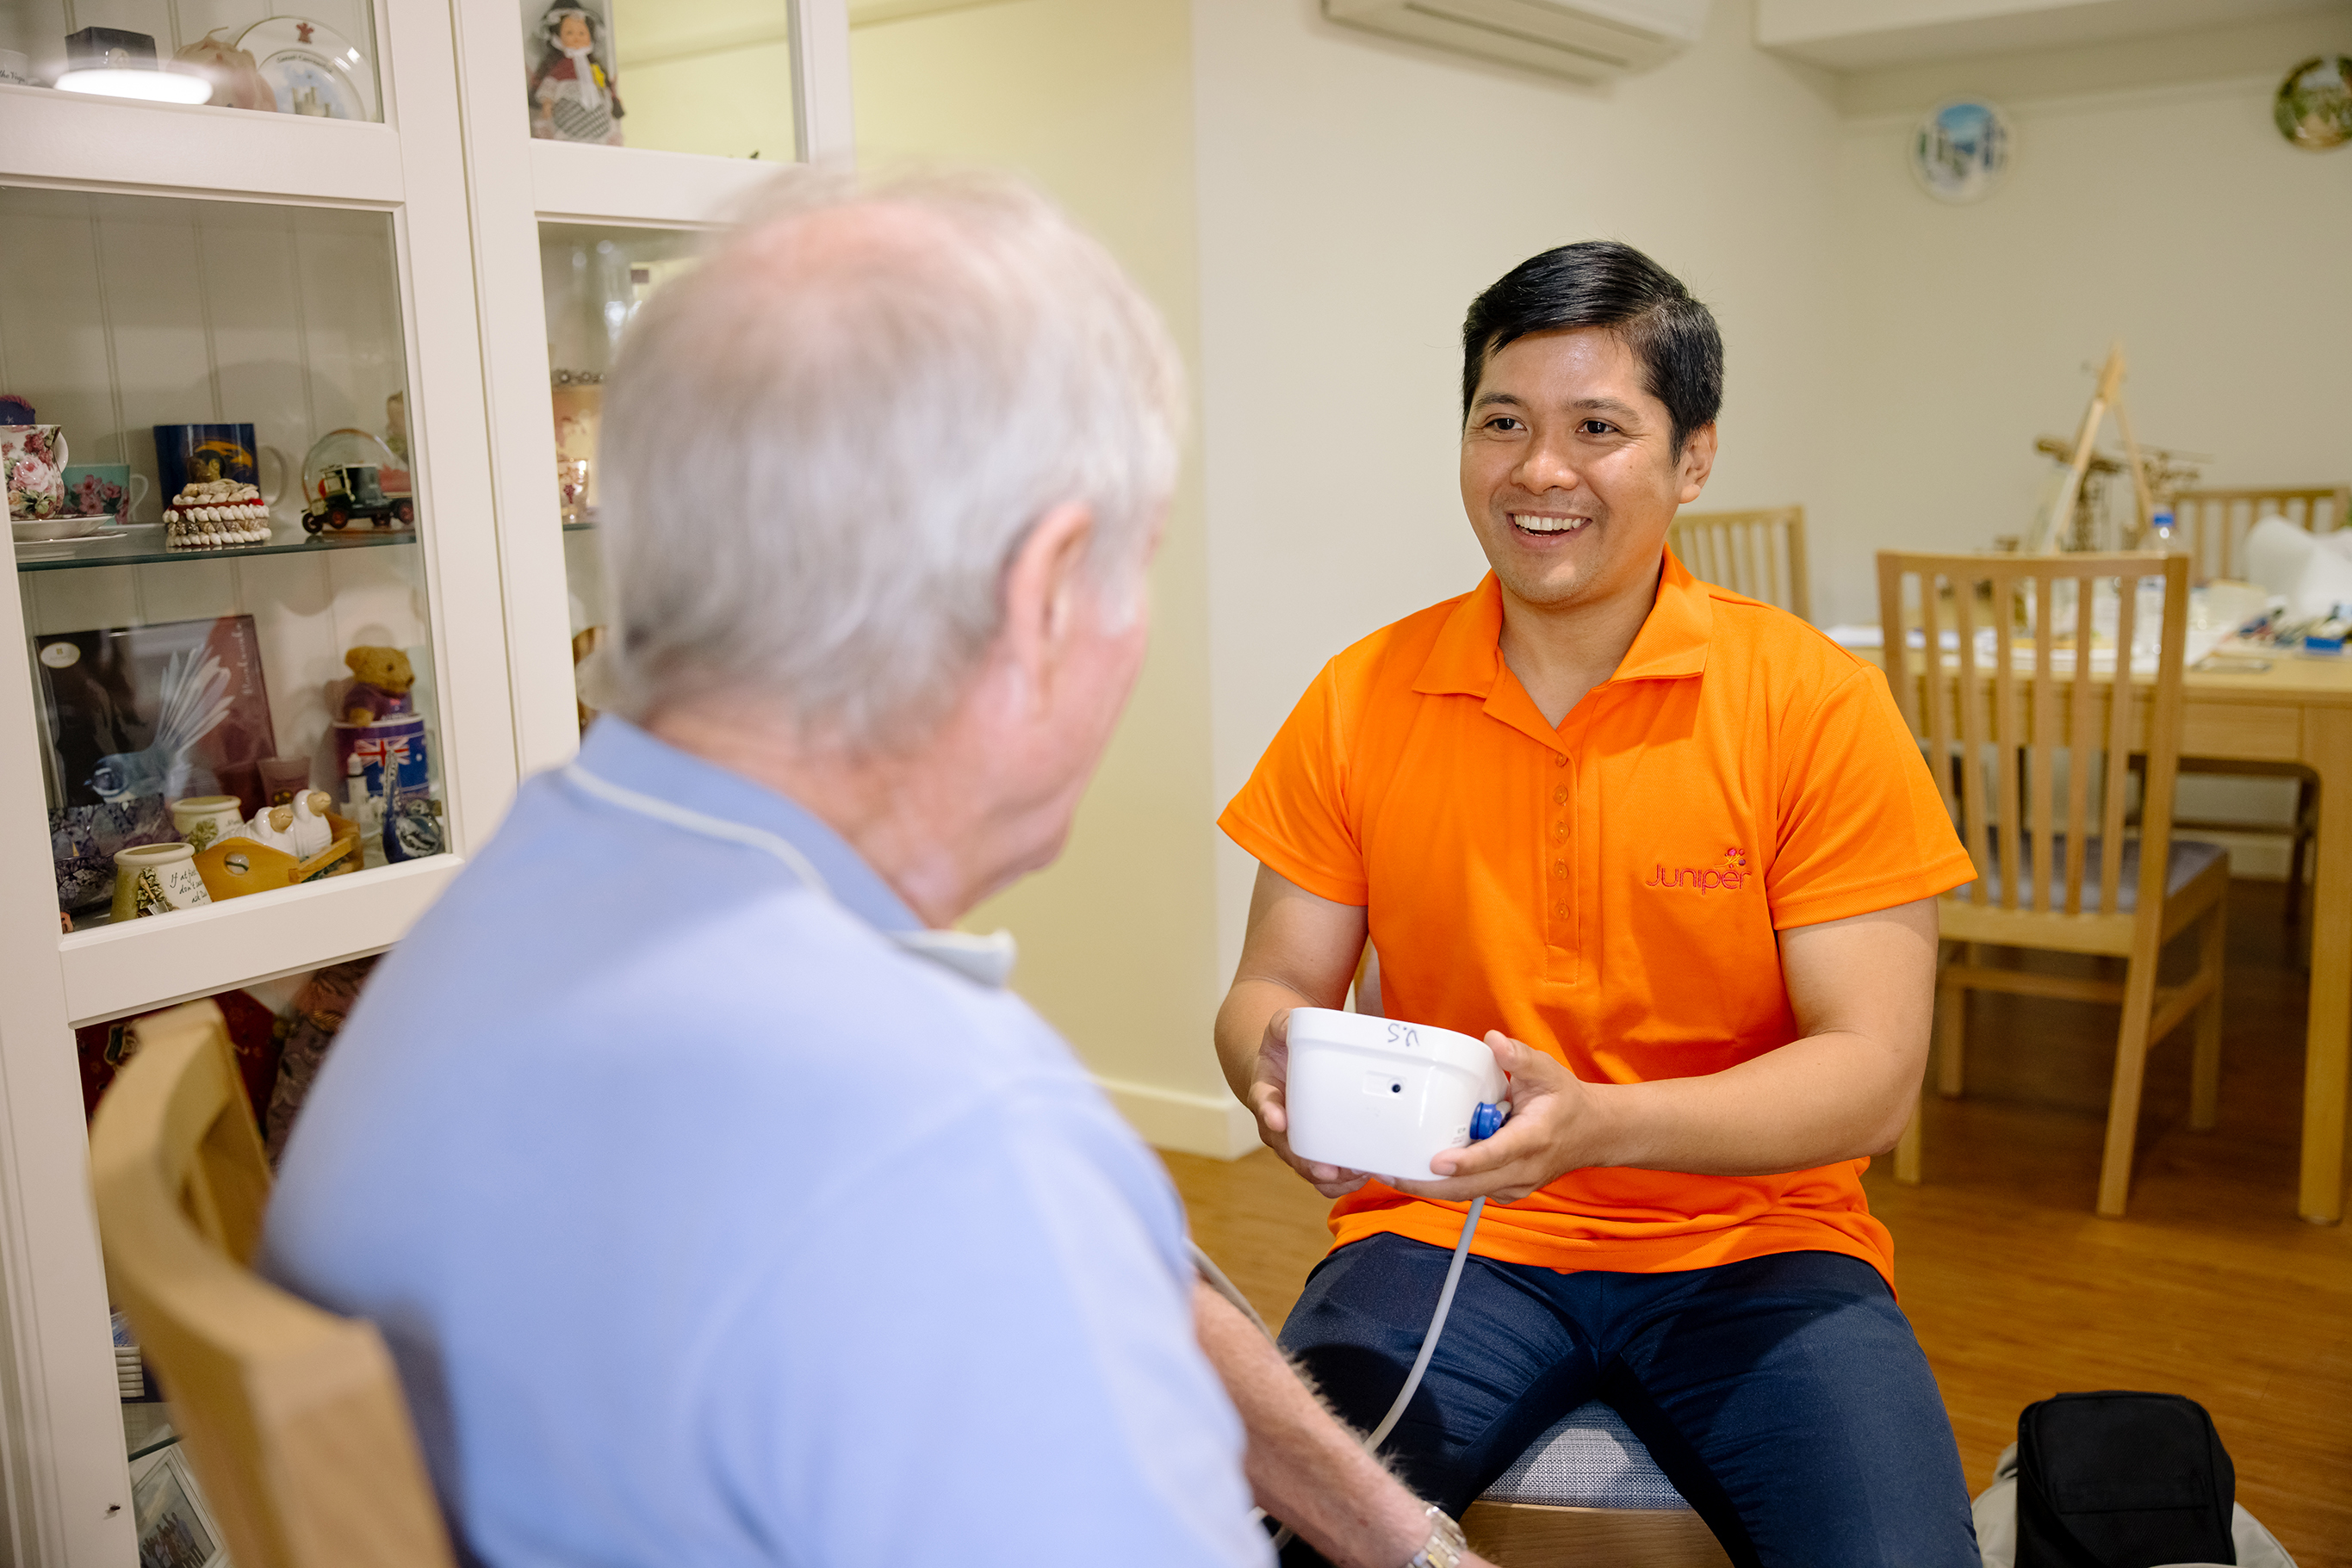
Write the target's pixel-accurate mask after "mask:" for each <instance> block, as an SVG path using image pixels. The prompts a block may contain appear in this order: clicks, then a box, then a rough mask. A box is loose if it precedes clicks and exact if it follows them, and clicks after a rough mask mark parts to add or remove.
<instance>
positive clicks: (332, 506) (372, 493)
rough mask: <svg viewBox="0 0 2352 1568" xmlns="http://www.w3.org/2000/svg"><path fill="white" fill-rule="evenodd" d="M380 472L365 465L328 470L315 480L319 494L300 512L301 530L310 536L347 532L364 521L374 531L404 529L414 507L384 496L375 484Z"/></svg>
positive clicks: (408, 501)
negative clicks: (329, 531) (338, 530)
mask: <svg viewBox="0 0 2352 1568" xmlns="http://www.w3.org/2000/svg"><path fill="white" fill-rule="evenodd" d="M381 472H382V471H381V470H380V469H378V468H377V467H376V466H375V465H373V464H368V463H352V464H347V465H341V466H340V467H333V468H330V469H328V470H327V471H326V472H325V473H324V474H322V475H320V478H319V494H318V495H317V496H316V497H312V499H311V501H310V506H309V507H305V508H304V509H303V513H302V527H303V528H305V529H306V530H308V531H309V532H310V533H314V534H315V533H318V532H320V530H321V529H324V528H348V527H350V526H351V524H352V520H353V519H355V518H364V519H365V520H366V521H368V522H369V523H372V524H373V525H374V526H376V527H378V528H406V527H408V526H409V525H410V524H412V523H414V522H415V521H416V503H415V501H413V500H411V499H410V498H409V497H406V496H387V495H385V494H384V493H383V486H382V485H380V484H379V483H378V482H377V475H378V474H379V473H381Z"/></svg>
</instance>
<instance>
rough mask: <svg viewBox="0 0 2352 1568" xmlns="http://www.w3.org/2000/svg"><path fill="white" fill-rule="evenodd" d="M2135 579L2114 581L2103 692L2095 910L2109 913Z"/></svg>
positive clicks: (2117, 857) (2131, 724)
mask: <svg viewBox="0 0 2352 1568" xmlns="http://www.w3.org/2000/svg"><path fill="white" fill-rule="evenodd" d="M2138 622H2139V580H2138V579H2137V578H2129V577H2126V578H2118V579H2117V580H2116V680H2115V685H2114V686H2113V687H2112V688H2110V690H2109V691H2108V694H2107V733H2106V753H2107V754H2106V757H2105V764H2106V766H2105V777H2106V799H2105V801H2103V802H2102V804H2101V810H2102V813H2103V814H2102V817H2101V821H2100V823H2099V913H2100V914H2102V915H2112V914H2114V913H2115V912H2116V907H2117V905H2118V904H2120V902H2121V900H2122V897H2123V881H2124V797H2125V796H2126V795H2127V794H2129V793H2130V792H2131V754H2132V741H2133V739H2134V737H2135V735H2136V733H2137V730H2138V723H2137V718H2138V716H2137V713H2136V712H2135V711H2134V710H2135V708H2136V707H2137V703H2136V702H2135V701H2134V700H2133V696H2132V683H2131V663H2130V653H2129V650H2130V648H2131V646H2132V644H2133V643H2135V642H2136V641H2137V640H2138V635H2139V625H2138Z"/></svg>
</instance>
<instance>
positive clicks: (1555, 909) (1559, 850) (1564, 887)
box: [1546, 752, 1572, 946]
mask: <svg viewBox="0 0 2352 1568" xmlns="http://www.w3.org/2000/svg"><path fill="white" fill-rule="evenodd" d="M1551 760H1552V766H1554V767H1555V768H1566V767H1567V766H1568V758H1567V755H1566V754H1565V753H1561V752H1554V753H1553V754H1552V759H1551ZM1570 799H1572V796H1571V793H1570V789H1569V787H1568V783H1567V781H1566V779H1562V780H1561V781H1560V782H1559V784H1557V785H1555V786H1554V787H1553V789H1552V792H1551V804H1552V824H1551V843H1550V846H1549V848H1550V850H1551V854H1552V862H1551V865H1550V866H1549V871H1550V873H1551V875H1550V877H1549V880H1548V882H1547V883H1546V885H1547V886H1548V887H1549V890H1550V893H1551V913H1552V918H1553V919H1554V920H1555V921H1557V922H1559V925H1556V926H1555V927H1554V928H1553V931H1552V946H1567V944H1568V938H1569V932H1568V930H1567V929H1566V927H1567V923H1568V919H1569V915H1570V905H1569V901H1568V889H1569V872H1570V865H1569V853H1568V807H1569V801H1570Z"/></svg>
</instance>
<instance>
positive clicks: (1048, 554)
mask: <svg viewBox="0 0 2352 1568" xmlns="http://www.w3.org/2000/svg"><path fill="white" fill-rule="evenodd" d="M1094 541H1095V514H1094V508H1093V507H1089V506H1087V504H1086V503H1085V502H1083V501H1066V502H1064V503H1063V504H1062V505H1060V506H1058V507H1055V508H1053V509H1052V510H1051V511H1049V512H1047V513H1046V514H1045V516H1044V517H1040V518H1039V519H1038V520H1037V526H1036V527H1035V528H1031V529H1030V530H1029V532H1028V535H1027V537H1025V538H1023V539H1022V541H1021V548H1020V549H1016V550H1014V551H1013V559H1012V561H1011V562H1010V563H1009V564H1008V565H1007V566H1006V567H1005V570H1004V630H1003V644H1002V647H1003V654H1004V656H1005V657H1006V659H1007V660H1008V661H1009V662H1010V663H1011V664H1012V665H1013V668H1014V669H1015V670H1017V671H1019V672H1020V674H1022V675H1023V676H1024V684H1025V685H1026V686H1027V687H1028V690H1029V694H1030V696H1031V700H1032V701H1044V700H1047V699H1048V698H1049V697H1050V695H1051V693H1052V689H1053V686H1054V685H1055V681H1056V679H1057V678H1058V677H1059V676H1060V675H1061V674H1063V673H1064V672H1065V671H1066V668H1067V666H1068V663H1069V661H1070V660H1071V659H1072V658H1073V657H1085V656H1086V655H1087V653H1088V652H1090V650H1089V649H1088V648H1087V643H1089V642H1090V641H1091V639H1090V638H1089V637H1088V636H1087V633H1088V632H1092V631H1094V630H1095V629H1096V627H1097V625H1098V623H1099V621H1100V619H1101V616H1102V612H1103V609H1104V606H1102V605H1101V604H1099V603H1097V596H1098V594H1099V590H1098V589H1097V587H1096V583H1095V578H1094V575H1093V574H1092V573H1091V572H1089V571H1088V570H1087V556H1088V554H1089V553H1090V552H1091V551H1092V550H1093V549H1094Z"/></svg>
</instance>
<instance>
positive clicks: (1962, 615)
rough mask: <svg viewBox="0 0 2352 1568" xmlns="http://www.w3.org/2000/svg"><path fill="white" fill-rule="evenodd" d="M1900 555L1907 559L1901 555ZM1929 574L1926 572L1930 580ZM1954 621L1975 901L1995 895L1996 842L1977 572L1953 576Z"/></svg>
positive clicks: (1937, 661)
mask: <svg viewBox="0 0 2352 1568" xmlns="http://www.w3.org/2000/svg"><path fill="white" fill-rule="evenodd" d="M1896 559H1898V560H1899V559H1901V558H1899V557H1898V558H1896ZM1928 575H1929V574H1928V573H1927V572H1926V571H1924V570H1923V571H1922V572H1921V573H1920V578H1921V580H1923V581H1924V580H1927V577H1928ZM1952 588H1953V594H1952V611H1953V617H1952V618H1953V620H1954V621H1956V622H1958V641H1959V655H1960V657H1959V673H1960V678H1959V685H1958V687H1957V688H1956V689H1955V691H1954V693H1953V701H1955V702H1956V703H1958V705H1959V709H1960V753H1961V755H1960V821H1961V823H1962V828H1961V841H1962V842H1963V843H1964V844H1965V845H1966V846H1967V849H1968V852H1969V860H1971V861H1973V862H1976V868H1977V871H1978V873H1979V875H1978V877H1977V879H1976V881H1975V882H1973V883H1969V900H1970V901H1971V902H1972V903H1976V904H1983V903H1985V902H1986V901H1987V900H1988V899H1989V898H1990V897H1991V894H1992V889H1991V884H1990V883H1989V882H1987V881H1986V880H1985V878H1984V876H1983V874H1982V873H1983V872H1984V870H1985V868H1986V867H1988V866H1990V865H1991V864H1992V863H1993V862H1992V857H1991V853H1990V844H1989V842H1988V841H1987V837H1986V832H1985V815H1986V809H1985V788H1984V748H1985V733H1984V732H1985V722H1984V721H1985V706H1984V696H1983V695H1982V694H1981V693H1980V692H1979V690H1978V688H1977V585H1976V579H1975V578H1974V577H1973V576H1969V577H1960V576H1957V575H1956V576H1955V577H1954V579H1953V581H1952ZM1943 674H1944V657H1943V653H1942V651H1941V650H1940V649H1939V650H1938V651H1937V653H1936V656H1935V658H1934V659H1933V660H1932V661H1931V662H1929V663H1928V664H1927V679H1929V680H1931V681H1935V682H1936V683H1937V684H1938V685H1941V684H1942V681H1943Z"/></svg>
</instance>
